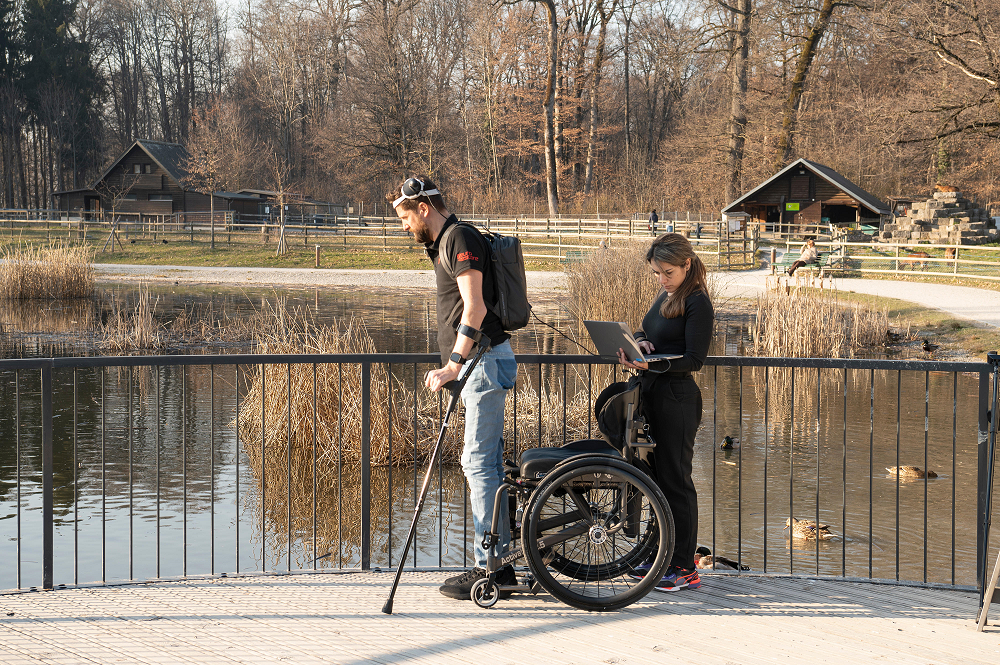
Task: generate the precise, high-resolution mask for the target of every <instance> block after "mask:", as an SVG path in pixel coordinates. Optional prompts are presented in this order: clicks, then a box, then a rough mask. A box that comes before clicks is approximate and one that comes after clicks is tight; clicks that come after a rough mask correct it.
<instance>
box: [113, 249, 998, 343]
mask: <svg viewBox="0 0 1000 665" xmlns="http://www.w3.org/2000/svg"><path fill="white" fill-rule="evenodd" d="M95 267H96V268H97V272H98V278H99V279H101V280H107V281H128V282H134V281H139V280H146V281H151V282H175V283H178V284H252V285H255V286H270V285H294V286H355V287H379V288H409V289H433V288H434V272H433V271H431V270H338V269H333V268H328V269H311V268H198V267H191V266H144V265H117V264H96V266H95ZM769 274H770V272H769V271H768V270H747V271H743V272H733V273H722V276H721V281H722V286H721V290H720V291H721V294H722V295H723V296H725V297H728V298H740V297H755V296H756V295H757V294H759V293H760V292H762V291H763V290H764V289H765V288H766V280H767V276H768V275H769ZM527 277H528V289H529V290H530V291H532V292H534V293H551V294H555V293H559V292H564V291H565V290H566V287H567V280H566V274H565V273H562V272H556V271H549V272H545V271H529V272H528V274H527ZM834 286H835V288H837V289H839V290H841V291H854V292H856V293H867V294H871V295H879V296H885V297H889V298H899V299H901V300H908V301H910V302H914V303H917V304H919V305H922V306H924V307H932V308H936V309H940V310H943V311H945V312H948V313H950V314H952V315H954V316H956V317H959V318H963V319H969V320H972V321H975V322H978V323H980V324H982V325H988V326H994V327H1000V291H991V290H988V289H977V288H975V287H971V286H953V285H950V284H925V283H918V282H904V281H889V280H880V279H855V278H848V279H835V280H834Z"/></svg>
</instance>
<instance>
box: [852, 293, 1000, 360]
mask: <svg viewBox="0 0 1000 665" xmlns="http://www.w3.org/2000/svg"><path fill="white" fill-rule="evenodd" d="M838 299H839V300H841V301H843V302H845V303H858V304H863V305H868V306H870V307H872V308H874V309H880V310H884V311H885V313H886V316H887V317H888V319H889V325H890V326H891V327H892V328H893V329H895V330H897V331H902V332H906V331H909V337H910V338H911V341H910V342H909V344H908V345H904V351H906V350H910V351H912V354H910V355H912V356H913V357H920V356H924V357H926V356H927V354H925V353H924V352H923V351H922V350H920V349H919V347H920V343H921V341H922V340H923V339H924V338H927V339H929V340H930V341H932V342H933V343H935V344H940V345H941V348H940V349H939V350H938V351H936V352H935V353H934V356H933V357H934V358H935V359H937V360H983V359H984V357H985V355H986V354H987V353H988V352H990V351H996V350H998V349H1000V328H994V327H991V326H985V325H980V324H977V323H975V322H973V321H969V320H968V319H962V318H958V317H956V316H954V315H953V314H949V313H948V312H943V311H941V310H939V309H932V308H928V307H923V306H922V305H918V304H916V303H912V302H910V301H908V300H898V299H896V298H886V297H883V296H873V295H868V294H864V293H852V292H846V291H840V292H838ZM909 346H912V347H913V348H912V349H909Z"/></svg>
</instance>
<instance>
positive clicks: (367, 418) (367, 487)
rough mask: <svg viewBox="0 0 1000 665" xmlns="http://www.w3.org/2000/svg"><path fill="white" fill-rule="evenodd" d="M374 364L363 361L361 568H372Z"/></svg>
mask: <svg viewBox="0 0 1000 665" xmlns="http://www.w3.org/2000/svg"><path fill="white" fill-rule="evenodd" d="M371 407H372V364H371V362H363V363H361V570H368V569H369V568H371V528H372V520H371V506H372V487H371V443H372V431H371V430H372V427H371V425H372V412H371Z"/></svg>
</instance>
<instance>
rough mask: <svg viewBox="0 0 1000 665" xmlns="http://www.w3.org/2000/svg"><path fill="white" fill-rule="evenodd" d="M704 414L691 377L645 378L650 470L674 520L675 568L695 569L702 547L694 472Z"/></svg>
mask: <svg viewBox="0 0 1000 665" xmlns="http://www.w3.org/2000/svg"><path fill="white" fill-rule="evenodd" d="M701 411H702V397H701V389H700V388H699V387H698V384H697V383H696V382H695V380H694V379H693V378H691V377H690V375H686V376H677V375H674V376H671V375H670V374H650V373H646V374H645V375H643V379H642V412H643V415H644V416H645V418H646V422H647V423H648V424H649V433H650V434H651V435H652V437H653V440H654V441H656V449H655V450H654V451H653V460H652V461H653V464H652V467H653V469H654V471H655V472H656V482H657V484H658V485H659V486H660V489H661V490H662V491H663V494H664V496H665V497H666V498H667V503H669V504H670V511H671V512H672V513H673V515H674V531H675V536H676V538H675V543H674V556H673V559H671V563H672V564H673V565H675V566H679V567H681V568H692V567H694V551H695V548H697V546H698V492H697V491H696V490H695V487H694V480H692V478H691V468H692V460H693V458H694V438H695V435H696V434H697V433H698V427H699V426H700V425H701Z"/></svg>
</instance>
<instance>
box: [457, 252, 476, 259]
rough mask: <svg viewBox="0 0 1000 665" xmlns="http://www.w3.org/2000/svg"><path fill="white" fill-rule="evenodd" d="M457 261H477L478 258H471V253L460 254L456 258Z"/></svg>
mask: <svg viewBox="0 0 1000 665" xmlns="http://www.w3.org/2000/svg"><path fill="white" fill-rule="evenodd" d="M456 260H458V261H478V260H479V257H478V256H473V255H472V252H462V253H461V254H459V255H458V256H457V257H456Z"/></svg>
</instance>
